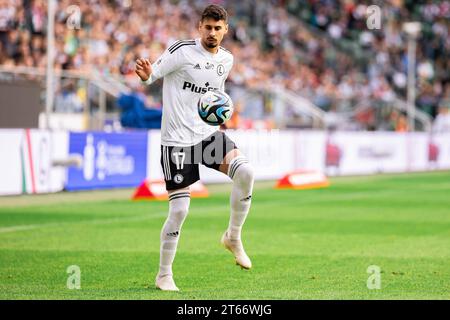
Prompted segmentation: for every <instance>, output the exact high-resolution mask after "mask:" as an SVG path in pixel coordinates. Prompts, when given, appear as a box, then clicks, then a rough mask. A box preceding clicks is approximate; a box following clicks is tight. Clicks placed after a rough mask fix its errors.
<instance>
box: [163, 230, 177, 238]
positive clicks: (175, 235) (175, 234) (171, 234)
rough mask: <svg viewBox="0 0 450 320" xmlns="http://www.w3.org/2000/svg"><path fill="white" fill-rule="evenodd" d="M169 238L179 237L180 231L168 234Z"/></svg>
mask: <svg viewBox="0 0 450 320" xmlns="http://www.w3.org/2000/svg"><path fill="white" fill-rule="evenodd" d="M166 235H167V236H169V237H178V231H175V232H169V233H166Z"/></svg>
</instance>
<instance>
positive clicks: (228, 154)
mask: <svg viewBox="0 0 450 320" xmlns="http://www.w3.org/2000/svg"><path fill="white" fill-rule="evenodd" d="M240 154H241V152H240V151H239V149H238V148H237V146H236V144H235V143H234V141H233V140H231V139H230V138H229V137H228V136H227V135H226V134H225V133H223V132H221V131H217V132H215V133H214V134H213V135H211V136H210V137H208V138H207V139H205V140H203V141H202V164H203V165H205V166H206V167H208V168H212V169H214V170H217V171H221V172H223V173H225V174H227V170H228V164H229V163H230V161H231V160H232V159H233V158H235V157H237V156H238V155H240Z"/></svg>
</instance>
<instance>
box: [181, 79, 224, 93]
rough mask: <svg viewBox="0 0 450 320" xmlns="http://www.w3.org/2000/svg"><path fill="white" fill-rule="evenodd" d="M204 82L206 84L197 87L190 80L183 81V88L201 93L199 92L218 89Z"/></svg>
mask: <svg viewBox="0 0 450 320" xmlns="http://www.w3.org/2000/svg"><path fill="white" fill-rule="evenodd" d="M206 84H207V86H206V87H199V86H196V85H195V84H194V83H192V82H188V81H185V82H184V83H183V90H191V91H192V92H195V93H201V94H203V93H206V92H207V91H211V90H219V89H218V88H213V87H209V83H208V82H207V83H206Z"/></svg>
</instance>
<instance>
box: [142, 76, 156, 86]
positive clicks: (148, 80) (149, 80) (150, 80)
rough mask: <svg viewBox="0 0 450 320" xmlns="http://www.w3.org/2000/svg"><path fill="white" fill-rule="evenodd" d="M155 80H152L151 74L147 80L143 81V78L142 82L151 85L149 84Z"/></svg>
mask: <svg viewBox="0 0 450 320" xmlns="http://www.w3.org/2000/svg"><path fill="white" fill-rule="evenodd" d="M152 82H153V81H152V76H151V75H150V77H148V79H147V80H145V81H142V80H141V83H142V84H145V85H149V84H151V83H152Z"/></svg>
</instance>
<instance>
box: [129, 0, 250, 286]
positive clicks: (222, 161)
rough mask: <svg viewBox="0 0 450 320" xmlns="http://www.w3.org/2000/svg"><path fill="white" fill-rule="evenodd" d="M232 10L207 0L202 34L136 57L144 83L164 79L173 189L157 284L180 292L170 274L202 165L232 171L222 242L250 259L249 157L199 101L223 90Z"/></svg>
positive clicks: (239, 259) (166, 166)
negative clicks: (156, 54)
mask: <svg viewBox="0 0 450 320" xmlns="http://www.w3.org/2000/svg"><path fill="white" fill-rule="evenodd" d="M227 22H228V14H227V12H226V11H225V9H224V8H223V7H221V6H218V5H209V6H208V7H206V8H205V9H204V11H203V13H202V16H201V19H200V21H199V24H198V31H199V33H200V38H198V39H195V40H184V41H177V42H175V43H174V44H172V45H171V46H170V47H169V48H167V49H166V50H165V52H164V53H163V54H162V56H161V57H160V58H158V59H157V60H156V62H155V63H153V64H150V61H149V60H148V59H144V58H140V59H137V60H136V69H135V72H136V73H137V75H138V76H139V77H140V79H141V81H142V82H143V83H144V84H147V85H149V84H151V83H153V82H154V81H155V80H157V79H160V78H164V82H163V115H162V126H161V166H162V169H163V173H164V180H165V183H166V189H167V191H168V193H169V214H168V217H167V220H166V221H165V223H164V226H163V228H162V231H161V247H160V265H159V272H158V275H157V276H156V282H155V284H156V287H157V288H159V289H161V290H168V291H178V290H179V289H178V288H177V286H176V285H175V282H174V280H173V273H172V264H173V261H174V258H175V252H176V249H177V244H178V239H179V237H180V231H181V227H182V224H183V222H184V220H185V218H186V216H187V214H188V210H189V203H190V192H189V186H190V185H191V184H193V183H194V182H196V181H197V180H199V179H200V177H199V164H203V165H205V166H207V167H208V168H211V169H214V170H218V171H220V172H222V173H224V174H226V175H228V176H229V177H230V178H231V179H232V181H233V187H232V191H231V196H230V204H231V214H230V221H229V225H228V228H227V230H226V231H225V233H224V234H223V236H222V239H221V242H222V244H223V245H224V246H225V248H227V249H228V250H229V251H231V252H232V253H233V255H234V257H235V259H236V264H238V265H240V266H241V267H242V268H244V269H250V268H251V267H252V263H251V261H250V259H249V257H248V256H247V254H246V253H245V251H244V248H243V246H242V242H241V230H242V226H243V224H244V222H245V219H246V217H247V214H248V212H249V209H250V203H251V198H252V189H253V180H254V177H253V176H254V173H253V169H252V167H251V166H250V164H249V162H248V160H247V159H246V157H245V156H244V155H243V154H242V153H241V152H240V150H239V149H238V148H237V147H236V145H235V143H234V142H233V141H232V140H231V139H230V138H229V137H227V136H226V135H225V134H224V133H223V132H221V131H219V130H218V129H219V127H214V126H210V125H208V124H206V123H205V122H203V121H202V120H201V118H200V116H199V115H198V112H197V102H198V99H199V98H200V97H201V95H202V94H203V93H205V92H206V91H208V90H213V89H218V90H221V91H224V90H225V86H224V84H225V80H226V79H227V77H228V74H229V72H230V70H231V68H232V66H233V55H232V54H231V53H230V52H229V51H228V50H226V49H225V48H223V47H221V46H220V44H221V42H222V39H223V37H224V36H225V34H227V32H228V23H227Z"/></svg>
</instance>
